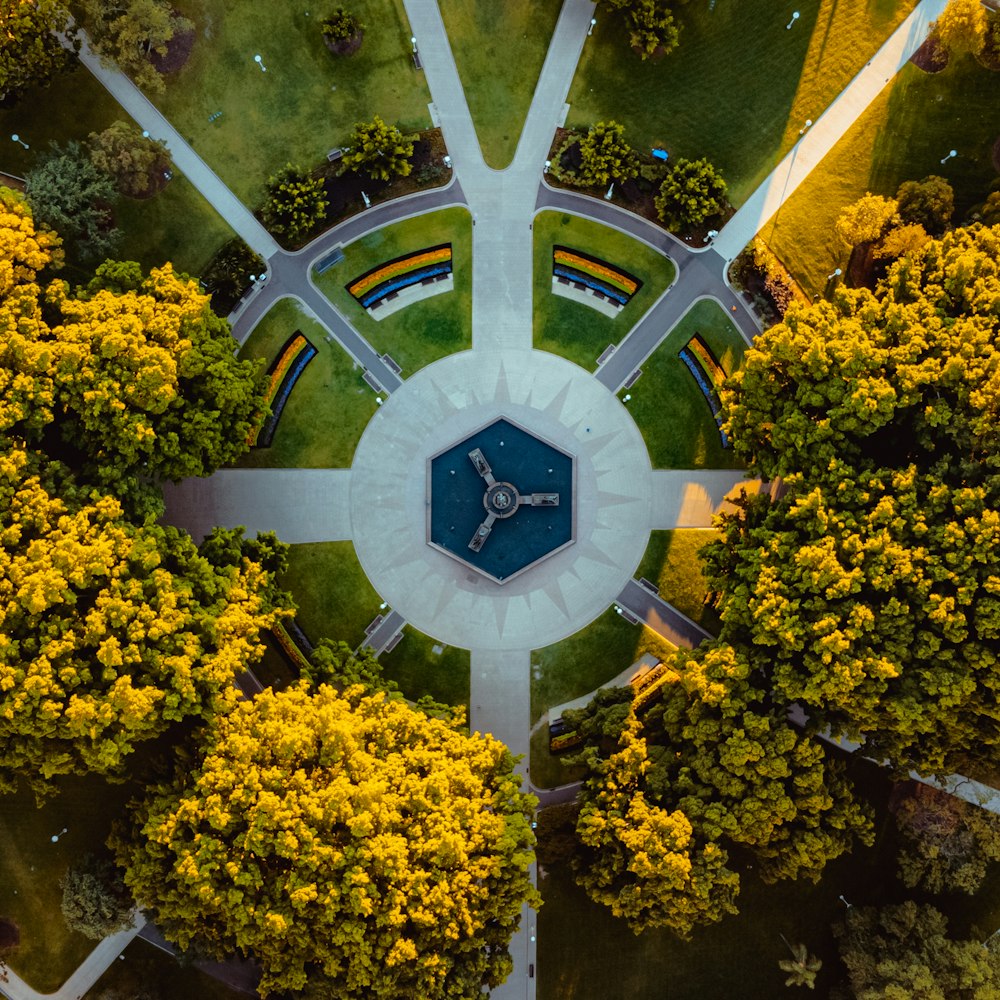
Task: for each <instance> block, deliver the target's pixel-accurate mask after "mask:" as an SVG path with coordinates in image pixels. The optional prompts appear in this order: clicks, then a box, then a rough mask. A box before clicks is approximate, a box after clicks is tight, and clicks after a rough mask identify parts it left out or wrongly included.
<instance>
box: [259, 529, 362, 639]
mask: <svg viewBox="0 0 1000 1000" xmlns="http://www.w3.org/2000/svg"><path fill="white" fill-rule="evenodd" d="M278 582H279V584H280V585H281V586H282V587H284V588H285V589H287V590H289V591H290V592H291V594H292V596H293V598H294V599H295V603H296V604H297V605H298V608H299V610H298V612H297V613H296V619H297V620H298V623H299V625H301V626H302V630H303V631H304V632H305V634H306V635H307V636H308V637H309V639H310V640H311V641H312V642H313V643H317V642H318V641H319V640H320V639H333V640H334V641H335V642H339V641H341V640H343V641H344V642H346V643H347V644H348V645H349V646H350V647H351V649H356V648H357V647H358V646H360V645H361V642H362V640H363V639H364V637H365V626H366V625H367V624H368V623H369V622H370V621H371V620H372V619H373V618H374V617H375V616H376V615H377V614H378V613H379V607H378V606H379V604H380V603H381V598H380V597H379V595H378V593H377V592H376V590H375V588H374V587H373V586H372V585H371V584H370V583H369V582H368V577H367V576H365V571H364V570H363V569H362V568H361V563H360V562H358V557H357V555H356V554H355V552H354V545H353V544H352V543H351V542H316V543H314V544H310V545H293V546H291V548H290V549H289V552H288V569H287V570H286V571H285V572H284V573H283V574H282V576H281V578H280V579H279V581H278Z"/></svg>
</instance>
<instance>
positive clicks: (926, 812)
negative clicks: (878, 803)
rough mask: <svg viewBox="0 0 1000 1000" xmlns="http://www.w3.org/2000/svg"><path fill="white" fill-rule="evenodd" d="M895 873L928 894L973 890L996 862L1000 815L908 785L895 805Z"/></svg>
mask: <svg viewBox="0 0 1000 1000" xmlns="http://www.w3.org/2000/svg"><path fill="white" fill-rule="evenodd" d="M895 818H896V827H897V828H898V830H899V832H900V834H901V837H902V843H901V845H900V849H899V854H898V857H897V861H898V864H899V877H900V879H901V880H902V882H903V884H904V885H906V886H908V887H909V888H911V889H912V888H914V887H915V886H919V887H920V888H921V889H922V890H924V891H926V892H967V893H969V894H970V895H971V894H972V893H974V892H976V891H977V890H978V889H979V887H980V886H981V885H982V882H983V879H984V878H985V877H986V869H987V866H988V865H989V864H990V863H991V862H994V861H1000V816H997V815H996V813H992V812H989V811H988V810H986V809H981V808H980V807H979V806H978V805H975V804H974V803H969V802H965V801H963V800H962V799H959V798H957V797H956V796H954V795H949V794H948V793H947V792H945V791H942V790H940V789H938V788H933V787H931V786H929V785H922V784H917V783H916V782H909V783H908V790H907V793H906V795H905V797H903V798H902V800H901V801H900V802H899V803H898V805H897V806H896V809H895Z"/></svg>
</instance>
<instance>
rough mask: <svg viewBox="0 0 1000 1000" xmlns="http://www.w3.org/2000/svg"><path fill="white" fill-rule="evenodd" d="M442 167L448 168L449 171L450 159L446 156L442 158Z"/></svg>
mask: <svg viewBox="0 0 1000 1000" xmlns="http://www.w3.org/2000/svg"><path fill="white" fill-rule="evenodd" d="M444 165H445V166H446V167H447V168H448V169H449V170H451V157H450V156H447V155H446V156H445V158H444Z"/></svg>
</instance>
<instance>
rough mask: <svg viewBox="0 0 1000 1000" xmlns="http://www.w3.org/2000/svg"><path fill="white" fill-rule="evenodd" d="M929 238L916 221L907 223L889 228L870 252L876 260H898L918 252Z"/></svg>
mask: <svg viewBox="0 0 1000 1000" xmlns="http://www.w3.org/2000/svg"><path fill="white" fill-rule="evenodd" d="M929 239H930V236H928V235H927V230H926V229H924V227H923V226H921V225H919V224H918V223H915V222H914V223H908V224H906V225H903V226H896V228H895V229H890V230H889V232H888V233H886V234H885V236H883V237H882V239H880V240H879V241H878V243H877V244H876V245H875V247H874V248H873V250H872V253H873V255H874V257H875V259H876V260H888V261H893V260H898V259H899V258H900V257H903V256H905V255H906V254H908V253H919V252H920V251H921V250H922V249H923V248H924V246H925V244H926V243H927V241H928V240H929Z"/></svg>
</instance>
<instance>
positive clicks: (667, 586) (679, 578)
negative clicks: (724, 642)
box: [635, 528, 720, 633]
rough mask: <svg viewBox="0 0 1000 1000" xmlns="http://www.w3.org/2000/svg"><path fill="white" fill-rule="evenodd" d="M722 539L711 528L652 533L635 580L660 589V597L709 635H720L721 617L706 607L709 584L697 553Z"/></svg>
mask: <svg viewBox="0 0 1000 1000" xmlns="http://www.w3.org/2000/svg"><path fill="white" fill-rule="evenodd" d="M718 537H719V533H718V532H717V531H715V530H713V529H711V528H678V529H676V530H673V531H653V532H651V533H650V536H649V544H648V545H647V546H646V553H645V555H644V556H643V557H642V562H641V563H640V564H639V569H638V570H637V571H636V574H635V575H636V577H637V578H638V577H645V578H646V579H647V580H650V581H651V582H653V583H655V584H656V585H657V586H658V587H659V588H660V597H662V598H663V599H664V600H665V601H668V602H669V603H670V604H672V605H673V606H674V607H675V608H677V610H678V611H680V612H681V613H682V614H685V615H687V616H688V618H690V619H691V620H692V621H696V622H697V623H698V624H699V625H701V626H702V627H703V628H706V629H708V631H709V632H715V633H718V631H719V625H720V622H719V616H718V614H716V612H715V610H714V609H713V608H710V607H709V606H708V605H707V604H706V603H705V597H706V595H707V594H708V581H707V580H706V579H705V574H704V573H703V572H702V564H701V559H699V558H698V550H699V549H700V548H701V547H702V546H703V545H707V544H708V543H709V542H710V541H712V540H713V539H715V538H718Z"/></svg>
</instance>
